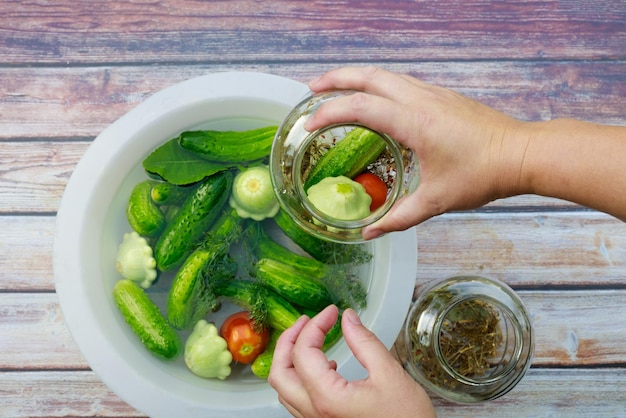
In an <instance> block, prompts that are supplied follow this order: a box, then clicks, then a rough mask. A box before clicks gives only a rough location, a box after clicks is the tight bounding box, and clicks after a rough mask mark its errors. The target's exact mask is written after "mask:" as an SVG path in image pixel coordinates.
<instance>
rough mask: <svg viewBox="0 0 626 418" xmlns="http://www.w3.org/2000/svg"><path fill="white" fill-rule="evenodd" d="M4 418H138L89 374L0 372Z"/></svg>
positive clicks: (0, 395) (1, 413) (0, 408)
mask: <svg viewBox="0 0 626 418" xmlns="http://www.w3.org/2000/svg"><path fill="white" fill-rule="evenodd" d="M0 415H2V416H3V417H15V418H18V417H78V416H81V417H82V416H89V417H139V416H145V415H144V414H142V413H140V412H139V411H137V410H136V409H135V408H133V407H131V406H130V405H128V404H127V403H126V402H124V401H123V400H121V399H120V398H119V397H118V396H117V395H116V394H115V393H113V392H112V391H111V390H110V389H109V388H108V387H107V386H106V385H105V384H104V383H102V381H101V380H100V379H98V377H97V376H96V374H95V373H93V372H91V371H71V372H59V371H54V372H28V373H20V372H18V373H16V372H0Z"/></svg>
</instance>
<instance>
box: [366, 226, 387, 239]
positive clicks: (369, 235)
mask: <svg viewBox="0 0 626 418" xmlns="http://www.w3.org/2000/svg"><path fill="white" fill-rule="evenodd" d="M382 234H383V231H382V230H380V229H376V228H366V229H363V238H365V239H366V240H371V239H374V238H378V237H380V236H381V235H382Z"/></svg>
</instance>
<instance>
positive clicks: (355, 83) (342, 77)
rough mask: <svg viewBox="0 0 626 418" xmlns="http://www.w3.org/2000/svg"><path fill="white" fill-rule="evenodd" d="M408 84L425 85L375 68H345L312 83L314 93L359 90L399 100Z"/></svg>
mask: <svg viewBox="0 0 626 418" xmlns="http://www.w3.org/2000/svg"><path fill="white" fill-rule="evenodd" d="M407 84H413V85H425V84H424V83H421V82H420V81H418V80H416V79H415V78H413V77H409V76H404V75H402V76H401V75H398V74H396V73H392V72H390V71H387V70H384V69H382V68H378V67H374V66H366V67H344V68H339V69H336V70H331V71H329V72H327V73H326V74H324V75H323V76H321V77H319V78H317V79H315V80H313V81H311V82H310V83H309V88H310V89H311V90H312V91H314V92H320V91H326V90H358V91H364V92H366V93H371V94H375V95H379V96H383V97H389V98H399V97H401V96H402V95H403V94H404V92H405V90H406V85H407Z"/></svg>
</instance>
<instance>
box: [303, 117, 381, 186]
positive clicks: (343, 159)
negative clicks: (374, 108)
mask: <svg viewBox="0 0 626 418" xmlns="http://www.w3.org/2000/svg"><path fill="white" fill-rule="evenodd" d="M386 147H387V143H386V142H385V140H384V139H383V138H382V137H381V136H380V135H378V134H377V133H375V132H373V131H370V130H369V129H365V128H360V127H357V128H354V129H353V130H351V131H350V132H348V133H347V134H346V136H345V137H344V138H343V139H342V140H341V141H339V142H337V143H336V145H335V146H334V147H332V148H330V149H329V150H328V151H327V152H326V153H325V154H324V155H322V157H321V158H320V159H319V161H318V162H317V164H315V166H314V167H313V168H312V169H311V172H310V173H309V175H308V176H307V178H306V179H305V180H304V190H305V191H307V190H308V189H309V187H311V186H313V185H314V184H317V183H319V182H320V181H321V180H322V179H324V178H326V177H337V176H346V177H349V178H353V177H354V176H356V175H357V174H359V173H360V172H362V171H363V170H365V169H366V168H367V166H368V165H369V164H371V163H373V162H374V161H376V158H378V156H379V155H380V154H381V153H382V152H383V151H384V150H385V148H386Z"/></svg>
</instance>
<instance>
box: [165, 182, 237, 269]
mask: <svg viewBox="0 0 626 418" xmlns="http://www.w3.org/2000/svg"><path fill="white" fill-rule="evenodd" d="M232 184H233V178H232V173H231V172H230V171H222V172H219V173H216V174H213V175H212V176H210V177H207V178H206V179H205V180H203V181H202V182H201V183H200V184H199V185H198V186H196V188H195V189H194V190H193V191H191V192H190V193H189V195H188V196H187V197H186V198H185V201H184V202H183V203H182V204H181V206H180V209H179V210H178V211H177V212H176V214H175V215H174V217H173V218H172V220H171V221H170V222H169V223H168V224H167V226H166V227H165V230H163V233H162V234H161V236H159V239H158V241H157V242H156V244H155V247H154V258H155V259H156V261H157V266H158V267H159V269H160V270H161V271H168V270H172V269H174V268H175V267H177V266H179V265H180V264H181V263H182V262H183V261H184V259H185V258H186V257H187V256H188V255H189V254H191V252H192V251H193V249H194V246H196V245H197V244H198V243H199V242H200V241H201V240H202V237H203V235H204V234H205V233H206V231H207V230H208V229H209V228H210V227H211V225H212V224H213V222H214V221H215V219H216V218H217V217H218V216H219V214H220V213H221V212H222V207H223V206H224V204H225V203H226V200H227V199H228V191H229V190H230V188H231V186H232Z"/></svg>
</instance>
